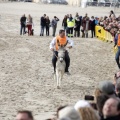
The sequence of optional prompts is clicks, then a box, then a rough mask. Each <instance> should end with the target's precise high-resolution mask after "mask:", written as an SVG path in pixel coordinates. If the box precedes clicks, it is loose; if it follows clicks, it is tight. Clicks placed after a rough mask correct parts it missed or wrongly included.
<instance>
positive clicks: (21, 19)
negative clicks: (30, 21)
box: [20, 17, 26, 26]
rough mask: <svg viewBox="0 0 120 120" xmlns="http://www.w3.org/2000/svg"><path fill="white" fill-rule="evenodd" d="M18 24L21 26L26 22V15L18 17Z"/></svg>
mask: <svg viewBox="0 0 120 120" xmlns="http://www.w3.org/2000/svg"><path fill="white" fill-rule="evenodd" d="M20 24H21V25H23V26H24V25H25V24H26V17H21V18H20Z"/></svg>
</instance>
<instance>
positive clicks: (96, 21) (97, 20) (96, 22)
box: [95, 17, 99, 25]
mask: <svg viewBox="0 0 120 120" xmlns="http://www.w3.org/2000/svg"><path fill="white" fill-rule="evenodd" d="M98 23H99V19H98V17H95V25H98Z"/></svg>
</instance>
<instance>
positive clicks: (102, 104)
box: [16, 71, 120, 120]
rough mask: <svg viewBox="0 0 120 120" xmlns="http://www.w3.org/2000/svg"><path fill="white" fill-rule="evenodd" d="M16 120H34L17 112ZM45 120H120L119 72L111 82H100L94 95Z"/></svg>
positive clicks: (25, 112) (28, 113) (62, 107)
mask: <svg viewBox="0 0 120 120" xmlns="http://www.w3.org/2000/svg"><path fill="white" fill-rule="evenodd" d="M16 120H34V117H33V115H32V112H30V111H28V110H22V111H18V114H17V116H16ZM46 120H120V71H119V72H117V73H116V74H115V76H114V80H113V82H112V81H106V80H105V81H101V82H99V84H98V86H97V87H96V88H95V90H94V95H92V96H90V95H85V97H84V99H80V100H78V102H76V103H75V104H73V105H64V106H60V107H59V108H58V109H56V114H55V117H54V118H48V119H46Z"/></svg>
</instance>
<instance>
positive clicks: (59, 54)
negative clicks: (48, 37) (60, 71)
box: [58, 45, 66, 62]
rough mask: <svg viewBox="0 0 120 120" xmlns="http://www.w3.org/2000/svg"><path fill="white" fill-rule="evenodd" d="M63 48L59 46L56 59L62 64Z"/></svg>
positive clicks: (63, 57)
mask: <svg viewBox="0 0 120 120" xmlns="http://www.w3.org/2000/svg"><path fill="white" fill-rule="evenodd" d="M65 51H66V50H65V47H64V46H62V45H61V46H59V49H58V59H59V61H60V62H63V60H64V59H65Z"/></svg>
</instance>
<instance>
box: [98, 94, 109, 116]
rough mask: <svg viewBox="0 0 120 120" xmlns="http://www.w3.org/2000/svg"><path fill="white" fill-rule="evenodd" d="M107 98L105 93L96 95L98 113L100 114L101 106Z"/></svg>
mask: <svg viewBox="0 0 120 120" xmlns="http://www.w3.org/2000/svg"><path fill="white" fill-rule="evenodd" d="M108 99H109V97H108V96H107V95H105V94H101V95H99V96H97V100H96V104H97V109H98V111H99V114H100V115H102V109H103V106H104V104H105V102H106V100H108Z"/></svg>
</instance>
